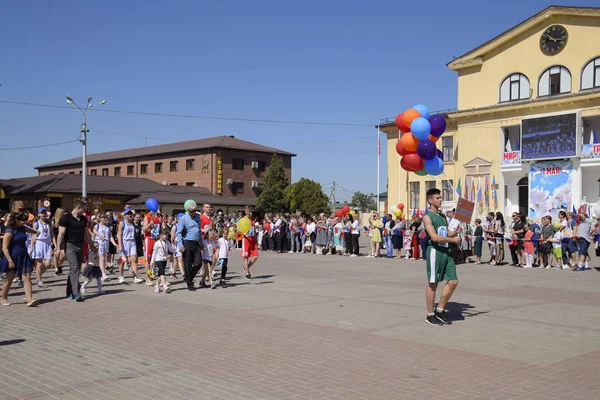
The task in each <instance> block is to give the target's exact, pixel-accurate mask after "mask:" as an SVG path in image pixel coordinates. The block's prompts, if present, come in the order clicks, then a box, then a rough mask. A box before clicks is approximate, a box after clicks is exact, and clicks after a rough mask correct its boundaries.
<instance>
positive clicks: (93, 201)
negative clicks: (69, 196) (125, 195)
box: [73, 197, 121, 207]
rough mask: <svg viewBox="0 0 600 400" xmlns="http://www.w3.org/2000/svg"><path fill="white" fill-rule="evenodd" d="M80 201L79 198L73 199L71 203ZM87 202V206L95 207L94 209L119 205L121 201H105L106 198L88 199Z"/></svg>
mask: <svg viewBox="0 0 600 400" xmlns="http://www.w3.org/2000/svg"><path fill="white" fill-rule="evenodd" d="M78 200H81V197H75V198H74V199H73V201H74V202H75V201H78ZM87 201H88V205H90V206H96V207H104V206H107V205H116V206H118V205H120V204H121V200H117V199H107V198H106V197H88V199H87Z"/></svg>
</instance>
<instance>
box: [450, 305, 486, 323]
mask: <svg viewBox="0 0 600 400" xmlns="http://www.w3.org/2000/svg"><path fill="white" fill-rule="evenodd" d="M474 308H475V306H472V305H471V304H466V303H453V302H450V303H448V304H447V305H446V309H447V310H448V314H449V317H450V319H452V320H453V321H464V320H465V317H476V316H477V315H481V314H487V313H489V311H469V310H473V309H474Z"/></svg>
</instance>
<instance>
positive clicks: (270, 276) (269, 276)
mask: <svg viewBox="0 0 600 400" xmlns="http://www.w3.org/2000/svg"><path fill="white" fill-rule="evenodd" d="M274 276H275V275H259V276H253V277H252V279H269V278H273V277H274Z"/></svg>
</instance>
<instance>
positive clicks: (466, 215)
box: [454, 197, 475, 224]
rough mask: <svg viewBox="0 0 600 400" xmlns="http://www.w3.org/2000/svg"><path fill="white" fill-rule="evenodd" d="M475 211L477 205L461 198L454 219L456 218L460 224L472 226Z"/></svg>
mask: <svg viewBox="0 0 600 400" xmlns="http://www.w3.org/2000/svg"><path fill="white" fill-rule="evenodd" d="M474 209H475V203H473V202H472V201H469V200H467V199H463V198H462V197H461V198H460V199H458V204H457V205H456V213H455V214H454V218H456V219H457V220H459V221H460V222H464V223H465V224H470V223H471V218H472V217H473V210H474Z"/></svg>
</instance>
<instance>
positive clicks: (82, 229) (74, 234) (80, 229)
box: [56, 201, 98, 302]
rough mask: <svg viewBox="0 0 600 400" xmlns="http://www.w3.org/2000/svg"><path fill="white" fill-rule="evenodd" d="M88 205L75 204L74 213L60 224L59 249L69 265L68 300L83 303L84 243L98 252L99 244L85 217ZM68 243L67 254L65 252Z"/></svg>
mask: <svg viewBox="0 0 600 400" xmlns="http://www.w3.org/2000/svg"><path fill="white" fill-rule="evenodd" d="M86 207H87V204H86V203H84V202H83V201H76V202H74V203H73V211H71V212H70V213H66V214H65V215H63V217H62V218H61V219H60V222H59V223H58V239H57V240H56V242H57V246H56V247H57V248H59V249H61V250H60V253H61V254H60V255H61V257H63V258H64V257H65V254H66V257H67V262H68V263H69V277H68V278H67V298H70V299H75V301H78V302H81V301H83V297H81V293H80V292H79V274H80V273H81V264H82V263H83V243H84V241H86V242H88V244H89V245H90V249H91V250H93V251H94V252H95V253H97V252H98V243H96V242H94V241H93V240H92V237H91V236H90V231H89V229H88V224H87V218H86V217H85V215H84V212H85V209H86ZM63 242H64V243H66V244H67V245H66V249H67V250H66V252H65V250H63V246H62V245H63Z"/></svg>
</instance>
